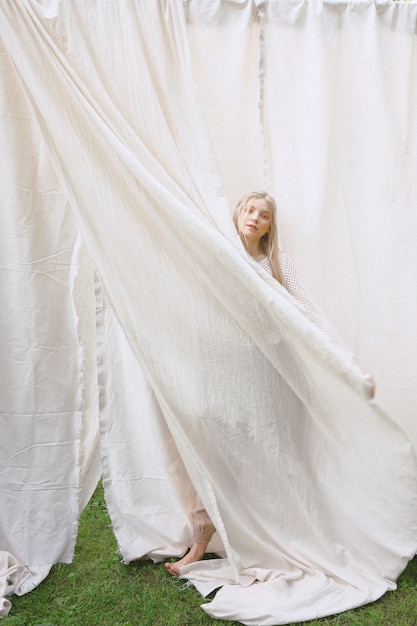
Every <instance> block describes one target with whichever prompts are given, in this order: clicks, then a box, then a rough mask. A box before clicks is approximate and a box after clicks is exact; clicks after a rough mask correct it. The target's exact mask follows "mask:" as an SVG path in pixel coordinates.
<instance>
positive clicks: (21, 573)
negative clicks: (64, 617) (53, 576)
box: [0, 550, 51, 618]
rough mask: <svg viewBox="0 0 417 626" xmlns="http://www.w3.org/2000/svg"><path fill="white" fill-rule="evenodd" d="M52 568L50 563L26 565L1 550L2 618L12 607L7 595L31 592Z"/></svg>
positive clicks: (0, 603)
mask: <svg viewBox="0 0 417 626" xmlns="http://www.w3.org/2000/svg"><path fill="white" fill-rule="evenodd" d="M50 569H51V566H48V565H39V566H37V567H36V566H34V567H31V568H29V567H25V566H24V565H22V564H21V563H20V562H19V561H18V560H17V559H16V558H15V557H14V556H13V555H12V554H9V553H8V552H6V551H4V550H0V572H1V574H2V575H1V577H0V618H1V617H3V616H4V615H7V614H8V613H9V611H10V609H11V607H12V603H11V602H10V600H8V599H7V596H11V595H12V594H15V595H17V596H23V595H24V594H25V593H29V591H32V589H34V588H35V587H37V586H38V585H39V583H41V582H42V581H43V580H44V579H45V578H46V577H47V575H48V574H49V570H50Z"/></svg>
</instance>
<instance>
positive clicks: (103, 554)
mask: <svg viewBox="0 0 417 626" xmlns="http://www.w3.org/2000/svg"><path fill="white" fill-rule="evenodd" d="M11 599H12V603H13V606H12V610H11V612H10V613H9V615H8V616H6V617H4V618H3V619H2V620H1V626H66V625H71V626H187V625H190V626H204V625H208V624H211V625H212V626H234V625H235V626H237V624H238V623H237V622H229V621H222V620H213V619H212V618H210V617H209V616H208V615H207V614H206V613H204V611H203V610H202V609H201V608H200V604H202V602H203V599H202V597H201V596H200V595H199V593H198V592H197V591H196V590H195V589H194V587H191V586H188V587H187V586H185V585H184V581H179V580H177V579H174V578H172V577H171V576H170V575H169V574H168V572H167V571H166V570H165V568H164V566H163V564H158V565H154V564H153V563H151V562H149V561H136V562H133V563H131V564H130V565H123V564H122V563H121V561H120V556H119V555H118V554H117V544H116V541H115V538H114V535H113V532H112V529H111V524H110V520H109V517H108V515H107V510H106V505H105V502H104V497H103V491H102V487H101V485H99V486H98V488H97V490H96V492H95V494H94V496H93V498H92V499H91V501H90V503H89V504H88V506H87V507H86V509H85V510H84V512H83V514H82V516H81V520H80V528H79V535H78V541H77V546H76V550H75V558H74V562H73V563H72V564H71V565H63V564H59V565H55V566H54V567H53V568H52V570H51V573H50V575H49V576H48V578H47V579H46V580H45V581H44V582H43V583H42V584H41V585H39V587H37V588H36V589H35V590H34V591H32V592H31V593H29V594H27V595H25V596H22V597H17V596H13V597H12V598H11ZM304 624H305V626H417V558H415V559H414V560H413V561H412V562H411V563H409V565H408V567H407V569H406V570H405V572H404V573H403V574H402V575H401V577H400V579H399V581H398V590H397V591H395V592H390V593H387V594H386V595H385V596H384V597H383V598H381V599H380V600H379V601H378V602H374V603H373V604H370V605H367V606H365V607H361V608H359V609H355V610H352V611H348V612H346V613H343V614H341V615H338V616H334V617H331V618H324V619H320V620H313V621H310V622H305V623H304Z"/></svg>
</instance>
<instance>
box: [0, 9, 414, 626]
mask: <svg viewBox="0 0 417 626" xmlns="http://www.w3.org/2000/svg"><path fill="white" fill-rule="evenodd" d="M415 23H416V5H415V4H413V3H410V4H407V5H405V4H393V3H378V4H375V3H371V2H357V3H351V4H349V5H347V4H342V3H334V2H328V3H322V2H319V1H318V0H317V1H315V2H302V1H297V2H289V1H284V0H276V1H274V0H270V1H269V2H262V3H261V2H250V1H236V2H232V1H230V2H220V1H216V0H213V1H210V2H206V1H204V2H203V1H201V0H190V1H188V2H179V1H178V2H175V1H169V0H166V1H161V2H157V3H149V2H144V1H143V2H139V1H134V0H124V1H122V2H118V3H100V2H98V1H97V2H91V1H87V0H85V1H81V0H75V1H74V0H72V1H71V2H70V1H69V0H68V1H61V2H59V3H58V2H55V1H52V0H51V1H48V0H46V1H44V2H35V0H21V1H20V2H19V3H16V2H13V1H12V0H4V1H3V2H2V3H1V4H0V37H1V39H2V46H3V54H2V87H3V90H2V115H1V123H2V128H3V129H4V133H5V136H7V138H8V148H7V156H9V158H6V149H4V152H3V155H2V156H3V157H4V158H3V159H2V160H1V167H2V175H3V178H4V181H5V184H4V185H3V186H2V194H3V201H4V205H5V207H6V211H3V212H2V215H3V219H4V224H3V229H2V234H1V236H2V241H4V246H3V247H2V250H3V251H4V252H3V254H4V257H3V258H4V261H3V264H2V265H3V267H2V272H1V276H2V283H1V289H2V294H3V298H2V305H1V306H2V318H1V319H2V326H1V341H2V350H3V355H4V356H3V358H2V366H1V367H2V377H1V384H2V387H3V385H4V389H5V393H4V394H3V393H2V398H4V400H3V403H4V409H2V415H1V420H2V443H1V447H2V448H1V449H2V459H1V461H2V468H4V469H3V470H2V473H1V481H2V489H1V494H2V495H1V498H2V504H1V507H0V529H1V537H2V545H1V546H0V548H1V549H2V550H4V552H5V553H6V552H7V553H10V555H11V556H10V557H9V558H5V559H3V560H2V562H4V563H6V567H7V564H10V563H13V564H15V562H16V560H17V562H20V563H21V564H22V566H25V567H26V571H25V575H27V570H28V568H31V567H32V566H35V565H37V566H45V565H49V566H50V565H51V564H52V563H55V562H59V561H64V562H69V561H70V560H71V558H72V554H73V547H74V542H75V537H76V524H77V519H78V515H79V511H80V510H81V508H82V506H83V504H84V503H85V502H86V500H87V499H88V496H89V494H90V493H91V489H92V488H93V485H94V484H95V481H96V480H97V475H98V456H97V455H98V445H97V438H96V437H97V428H96V417H97V403H98V405H99V413H100V450H101V459H102V468H103V481H104V485H105V490H106V498H107V503H108V508H109V513H110V515H111V518H112V523H113V527H114V531H115V534H116V537H117V540H118V543H119V547H120V551H121V553H122V556H123V559H124V561H125V562H126V563H128V562H129V561H131V560H133V559H137V558H143V557H148V558H152V559H154V560H161V559H163V558H165V557H167V556H173V555H180V554H182V553H183V552H184V551H185V549H186V547H187V545H188V543H189V541H190V539H191V533H192V529H191V523H190V515H189V514H190V510H191V508H192V505H193V499H194V497H195V490H197V492H198V493H199V495H200V498H201V500H202V501H203V503H204V506H205V507H206V509H207V511H208V512H209V514H210V516H211V518H212V520H213V522H214V524H215V526H216V529H217V533H216V535H215V537H214V539H213V544H212V549H213V550H216V551H217V552H218V553H219V554H221V555H222V557H223V558H220V559H216V560H213V561H210V562H206V561H204V562H202V563H198V564H193V565H190V566H187V567H186V568H184V570H183V571H182V574H184V576H187V577H188V578H189V579H190V580H192V582H194V584H195V585H196V586H197V588H198V589H200V591H201V592H202V593H203V594H206V593H208V592H210V591H211V590H213V589H215V588H217V587H221V589H220V590H219V591H218V592H217V594H216V596H215V599H214V600H213V601H212V602H210V603H209V604H206V605H204V608H205V610H206V611H207V612H208V613H209V614H210V615H212V616H213V617H217V618H223V619H236V620H238V621H241V622H242V623H244V624H258V625H261V624H263V625H268V624H269V625H271V624H285V623H287V622H288V621H301V620H306V619H310V618H314V617H317V616H322V615H329V614H332V613H336V612H340V611H343V610H345V609H347V608H351V607H354V606H358V605H360V604H364V603H366V602H370V601H372V600H375V599H376V598H378V597H380V596H381V595H382V594H383V593H384V592H385V591H387V590H389V589H393V588H395V580H396V578H397V576H398V575H399V573H400V572H401V571H402V570H403V568H404V567H405V565H406V563H407V561H408V559H410V558H411V557H412V556H413V555H414V554H415V552H416V544H417V533H416V530H417V528H416V526H417V516H416V513H417V502H416V494H415V479H416V474H417V460H416V457H415V451H414V447H413V445H412V441H415V440H417V436H416V431H415V426H414V424H413V418H414V415H415V394H416V385H415V382H416V381H415V377H416V371H417V369H416V367H415V365H416V363H415V359H416V356H415V354H416V350H415V349H413V348H416V347H417V346H416V344H417V336H416V331H415V323H414V320H415V304H416V295H417V294H416V283H415V275H416V272H415V270H416V262H417V261H416V255H415V251H414V243H413V240H412V233H413V232H415V230H413V229H414V228H415V222H416V212H415V208H414V206H413V203H412V198H413V196H414V194H413V192H415V185H416V180H415V176H414V172H415V166H416V113H415V111H416V106H415V105H416V104H417V102H416V100H417V98H416V95H417V94H416V89H417V88H416V86H415V84H414V83H413V81H410V80H409V77H410V76H411V75H412V71H413V69H414V68H415V63H416V49H415V43H414V39H415V38H414V31H415ZM413 46H414V47H413ZM259 187H267V188H268V189H269V190H270V192H271V193H272V194H273V195H275V196H276V198H277V200H278V205H279V226H280V233H281V236H280V238H281V244H282V247H283V248H284V249H285V250H286V251H287V252H289V253H290V254H291V256H292V258H293V260H294V261H295V262H296V265H297V267H298V268H299V270H300V273H301V275H302V276H304V279H305V282H306V284H307V285H308V287H309V291H310V292H312V293H314V296H315V299H316V300H317V301H318V302H319V303H320V304H321V305H322V307H323V308H324V309H325V310H326V312H327V313H328V315H329V317H330V319H331V320H332V322H333V324H334V325H335V326H336V327H337V328H339V329H340V332H341V335H342V337H343V339H344V340H345V342H346V343H347V344H348V345H349V346H350V347H352V349H353V351H354V352H355V353H356V360H357V362H358V363H360V364H361V365H362V366H363V367H366V369H370V370H371V371H372V372H373V374H374V375H375V377H376V379H377V381H378V395H379V397H380V399H381V401H382V404H384V405H385V408H382V404H380V403H379V402H375V401H371V400H370V399H369V397H368V395H367V387H366V384H365V381H364V379H363V377H362V373H361V371H360V369H359V367H358V366H357V365H356V364H355V363H354V362H352V361H351V359H350V358H348V357H347V356H346V355H345V354H344V353H343V352H342V351H340V350H339V349H338V348H337V347H336V346H334V345H333V344H332V343H331V341H330V340H329V339H328V338H327V337H326V336H325V335H323V334H322V333H321V332H320V330H319V329H318V328H317V327H316V326H315V325H314V324H313V323H312V322H311V321H310V320H309V318H308V317H307V316H306V315H305V313H304V312H303V310H302V308H301V307H300V306H299V305H297V303H296V302H295V301H294V299H293V298H292V297H291V296H290V294H288V292H286V290H285V289H284V288H283V287H282V286H281V285H279V284H278V283H277V282H276V281H274V280H273V279H272V278H271V277H269V276H268V275H267V274H266V273H265V272H264V270H262V268H260V267H259V266H258V265H257V264H256V263H255V262H254V261H252V260H251V259H250V258H248V257H247V255H246V253H245V252H244V250H243V247H242V245H241V243H240V239H239V238H238V236H237V234H236V232H235V230H234V227H233V224H232V220H231V210H232V205H233V203H234V202H235V201H236V200H237V199H238V197H239V196H240V195H241V194H242V193H244V192H247V191H250V190H251V189H252V188H259ZM17 273H19V274H22V278H20V277H19V279H17V276H16V274H17ZM6 392H7V393H6ZM387 408H388V412H387V411H386V409H387ZM391 416H392V417H391ZM3 432H4V433H5V435H4V436H3ZM405 432H408V435H409V436H407V435H406V434H405ZM409 437H411V439H410V438H409ZM17 589H18V583H16V590H17ZM11 591H13V589H12V590H11Z"/></svg>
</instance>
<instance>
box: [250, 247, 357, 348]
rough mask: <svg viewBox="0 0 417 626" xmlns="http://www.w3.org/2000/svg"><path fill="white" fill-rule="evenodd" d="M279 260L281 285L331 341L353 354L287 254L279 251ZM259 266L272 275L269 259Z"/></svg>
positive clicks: (261, 262)
mask: <svg viewBox="0 0 417 626" xmlns="http://www.w3.org/2000/svg"><path fill="white" fill-rule="evenodd" d="M279 262H280V265H281V271H282V279H283V286H284V287H285V289H286V290H287V291H288V292H289V293H290V294H291V295H292V296H293V297H294V298H295V299H296V300H298V302H299V303H300V304H301V306H302V307H303V309H304V310H305V312H306V313H307V315H308V316H309V318H310V319H311V320H312V321H313V322H314V323H315V324H316V325H317V326H318V327H319V328H320V330H322V331H323V332H324V333H325V334H326V335H327V336H328V337H329V338H330V339H331V341H332V342H333V343H334V344H335V345H336V346H337V347H338V348H341V349H342V350H343V351H344V352H346V353H347V354H349V355H350V356H352V357H353V356H354V355H353V353H352V351H351V350H349V348H347V346H346V345H345V343H344V342H343V340H342V339H341V337H340V336H339V335H338V333H337V332H336V330H335V329H334V328H333V326H332V324H331V323H330V321H329V320H328V319H327V317H326V315H325V314H324V313H323V311H322V310H321V309H320V308H319V307H318V306H317V305H316V304H314V302H313V301H312V299H311V298H310V296H309V294H308V293H307V291H306V289H305V287H304V285H303V283H302V282H301V279H300V277H299V275H298V272H297V270H296V268H295V265H294V264H293V262H292V261H291V259H290V257H289V256H288V254H286V253H285V252H281V251H280V252H279ZM260 265H261V267H262V268H263V269H264V270H266V271H267V272H268V273H269V274H271V275H272V271H271V266H270V264H269V260H268V259H267V258H266V259H263V260H262V261H260Z"/></svg>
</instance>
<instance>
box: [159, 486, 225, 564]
mask: <svg viewBox="0 0 417 626" xmlns="http://www.w3.org/2000/svg"><path fill="white" fill-rule="evenodd" d="M192 517H193V543H192V545H191V547H190V549H189V551H188V552H187V554H185V555H184V556H183V557H182V559H180V560H179V561H177V562H176V563H165V567H166V568H167V570H168V571H169V572H170V573H171V574H172V575H173V576H178V575H179V570H180V568H181V567H184V565H188V564H189V563H195V562H196V561H201V559H202V558H203V556H204V554H205V552H206V550H207V546H208V544H209V542H210V539H211V538H212V536H213V535H214V533H215V532H216V529H215V528H214V525H213V522H212V521H211V519H210V517H209V515H208V513H207V511H206V509H205V508H204V506H203V503H202V502H201V500H200V498H199V497H198V495H197V494H196V503H195V506H194V508H193V510H192Z"/></svg>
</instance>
